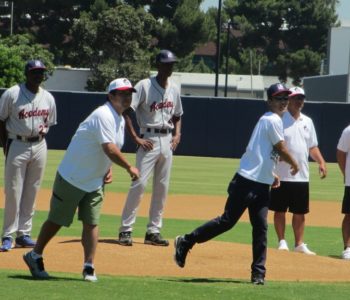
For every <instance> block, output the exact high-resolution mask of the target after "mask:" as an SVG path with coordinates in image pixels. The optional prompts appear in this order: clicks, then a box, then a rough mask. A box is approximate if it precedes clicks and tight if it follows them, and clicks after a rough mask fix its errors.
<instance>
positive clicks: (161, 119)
mask: <svg viewBox="0 0 350 300" xmlns="http://www.w3.org/2000/svg"><path fill="white" fill-rule="evenodd" d="M135 89H136V91H137V92H136V93H133V98H132V103H131V107H132V109H133V110H134V111H135V112H136V118H137V122H138V125H139V126H140V128H159V129H161V128H165V129H173V128H174V125H173V123H172V117H173V116H176V117H179V116H181V115H182V114H183V110H182V103H181V97H180V91H179V89H178V87H177V86H176V84H175V83H174V82H173V81H172V80H170V79H168V85H167V87H166V89H163V88H162V87H161V86H160V85H159V84H158V82H157V80H156V77H155V76H152V77H150V78H147V79H143V80H141V81H139V82H138V83H137V84H136V86H135Z"/></svg>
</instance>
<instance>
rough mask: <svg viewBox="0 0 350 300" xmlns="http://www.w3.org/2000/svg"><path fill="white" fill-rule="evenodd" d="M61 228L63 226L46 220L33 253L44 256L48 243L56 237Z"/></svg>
mask: <svg viewBox="0 0 350 300" xmlns="http://www.w3.org/2000/svg"><path fill="white" fill-rule="evenodd" d="M61 227H62V226H61V225H58V224H56V223H53V222H51V221H49V220H46V221H45V223H44V224H43V225H42V226H41V230H40V233H39V236H38V239H37V241H36V245H35V247H34V249H33V251H34V252H35V253H36V254H39V255H42V254H43V251H44V249H45V247H46V245H47V243H48V242H49V241H50V240H51V239H52V238H53V237H54V236H55V235H56V233H57V232H58V231H59V230H60V229H61Z"/></svg>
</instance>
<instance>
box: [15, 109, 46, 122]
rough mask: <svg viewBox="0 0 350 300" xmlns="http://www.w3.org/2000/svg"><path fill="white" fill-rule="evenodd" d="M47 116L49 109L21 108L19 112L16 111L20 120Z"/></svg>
mask: <svg viewBox="0 0 350 300" xmlns="http://www.w3.org/2000/svg"><path fill="white" fill-rule="evenodd" d="M41 116H44V117H46V118H47V117H48V116H49V110H48V109H38V108H36V109H34V110H30V111H25V110H24V109H22V110H21V111H20V112H19V113H18V118H19V119H20V120H22V119H28V118H32V117H41Z"/></svg>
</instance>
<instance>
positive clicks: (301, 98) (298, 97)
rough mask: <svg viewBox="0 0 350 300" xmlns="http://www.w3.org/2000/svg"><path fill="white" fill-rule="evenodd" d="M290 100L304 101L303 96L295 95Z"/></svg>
mask: <svg viewBox="0 0 350 300" xmlns="http://www.w3.org/2000/svg"><path fill="white" fill-rule="evenodd" d="M290 98H291V99H295V100H304V99H305V96H303V95H296V96H292V97H290Z"/></svg>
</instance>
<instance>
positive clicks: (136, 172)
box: [127, 166, 140, 181]
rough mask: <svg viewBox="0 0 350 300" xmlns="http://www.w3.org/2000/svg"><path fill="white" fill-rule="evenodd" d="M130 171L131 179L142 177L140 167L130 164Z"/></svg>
mask: <svg viewBox="0 0 350 300" xmlns="http://www.w3.org/2000/svg"><path fill="white" fill-rule="evenodd" d="M127 171H128V173H129V174H130V177H131V180H132V181H135V180H137V179H139V178H140V172H139V169H138V168H135V167H133V166H130V168H129V169H127Z"/></svg>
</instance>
